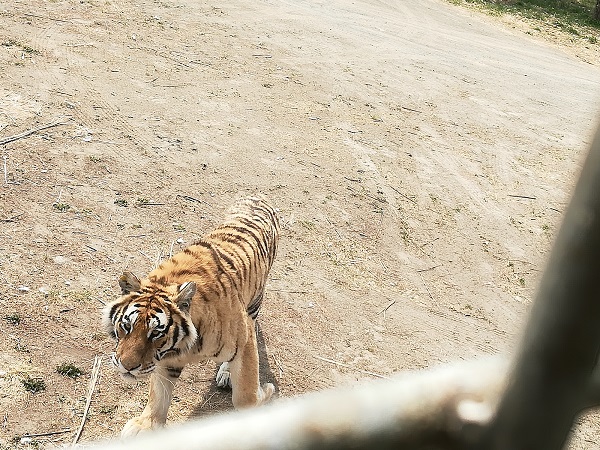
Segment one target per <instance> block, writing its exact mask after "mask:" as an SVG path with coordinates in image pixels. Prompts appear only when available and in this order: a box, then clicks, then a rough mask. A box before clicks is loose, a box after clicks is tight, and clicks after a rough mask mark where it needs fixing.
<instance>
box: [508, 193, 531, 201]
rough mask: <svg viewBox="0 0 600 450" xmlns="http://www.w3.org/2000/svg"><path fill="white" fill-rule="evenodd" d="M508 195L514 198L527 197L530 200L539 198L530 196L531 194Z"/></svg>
mask: <svg viewBox="0 0 600 450" xmlns="http://www.w3.org/2000/svg"><path fill="white" fill-rule="evenodd" d="M508 196H509V197H513V198H526V199H528V200H537V197H530V196H529V195H516V194H508Z"/></svg>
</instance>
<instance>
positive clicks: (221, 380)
mask: <svg viewBox="0 0 600 450" xmlns="http://www.w3.org/2000/svg"><path fill="white" fill-rule="evenodd" d="M215 381H216V382H217V386H218V387H220V388H223V389H231V371H230V370H229V363H227V362H224V363H223V364H221V366H220V367H219V371H218V372H217V376H216V378H215Z"/></svg>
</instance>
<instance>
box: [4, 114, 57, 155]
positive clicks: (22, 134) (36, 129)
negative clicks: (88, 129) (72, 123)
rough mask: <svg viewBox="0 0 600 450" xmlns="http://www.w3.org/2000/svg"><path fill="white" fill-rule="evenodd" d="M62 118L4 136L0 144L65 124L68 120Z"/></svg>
mask: <svg viewBox="0 0 600 450" xmlns="http://www.w3.org/2000/svg"><path fill="white" fill-rule="evenodd" d="M63 120H64V119H61V120H55V121H54V122H51V123H49V124H46V125H41V126H39V127H36V128H32V129H31V130H27V131H24V132H22V133H19V134H15V135H13V136H8V137H5V138H3V139H0V145H4V144H8V143H9V142H13V141H17V140H19V139H23V138H25V137H27V136H29V135H32V134H34V133H37V132H38V131H42V130H46V129H48V128H52V127H57V126H59V125H66V124H67V123H68V122H63ZM5 160H6V159H5Z"/></svg>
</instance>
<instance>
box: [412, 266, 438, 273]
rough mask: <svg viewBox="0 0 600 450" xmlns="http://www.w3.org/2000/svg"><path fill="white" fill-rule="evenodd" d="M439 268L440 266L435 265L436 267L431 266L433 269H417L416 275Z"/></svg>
mask: <svg viewBox="0 0 600 450" xmlns="http://www.w3.org/2000/svg"><path fill="white" fill-rule="evenodd" d="M440 266H441V264H437V265H435V266H433V267H428V268H427V269H418V270H417V273H421V272H429V271H430V270H433V269H437V268H438V267H440Z"/></svg>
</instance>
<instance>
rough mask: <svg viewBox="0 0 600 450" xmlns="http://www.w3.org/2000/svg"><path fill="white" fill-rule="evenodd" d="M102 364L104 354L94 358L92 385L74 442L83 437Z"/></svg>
mask: <svg viewBox="0 0 600 450" xmlns="http://www.w3.org/2000/svg"><path fill="white" fill-rule="evenodd" d="M101 365H102V356H96V357H95V358H94V366H93V367H92V378H91V379H90V387H89V389H88V395H87V398H86V402H85V409H84V411H83V417H82V418H81V424H80V425H79V429H78V430H77V434H76V435H75V438H73V444H72V445H75V444H77V441H79V438H80V437H81V432H82V431H83V426H84V425H85V421H86V420H87V416H88V412H89V411H90V405H91V403H92V394H93V393H94V389H96V383H97V382H98V375H99V374H100V366H101Z"/></svg>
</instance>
